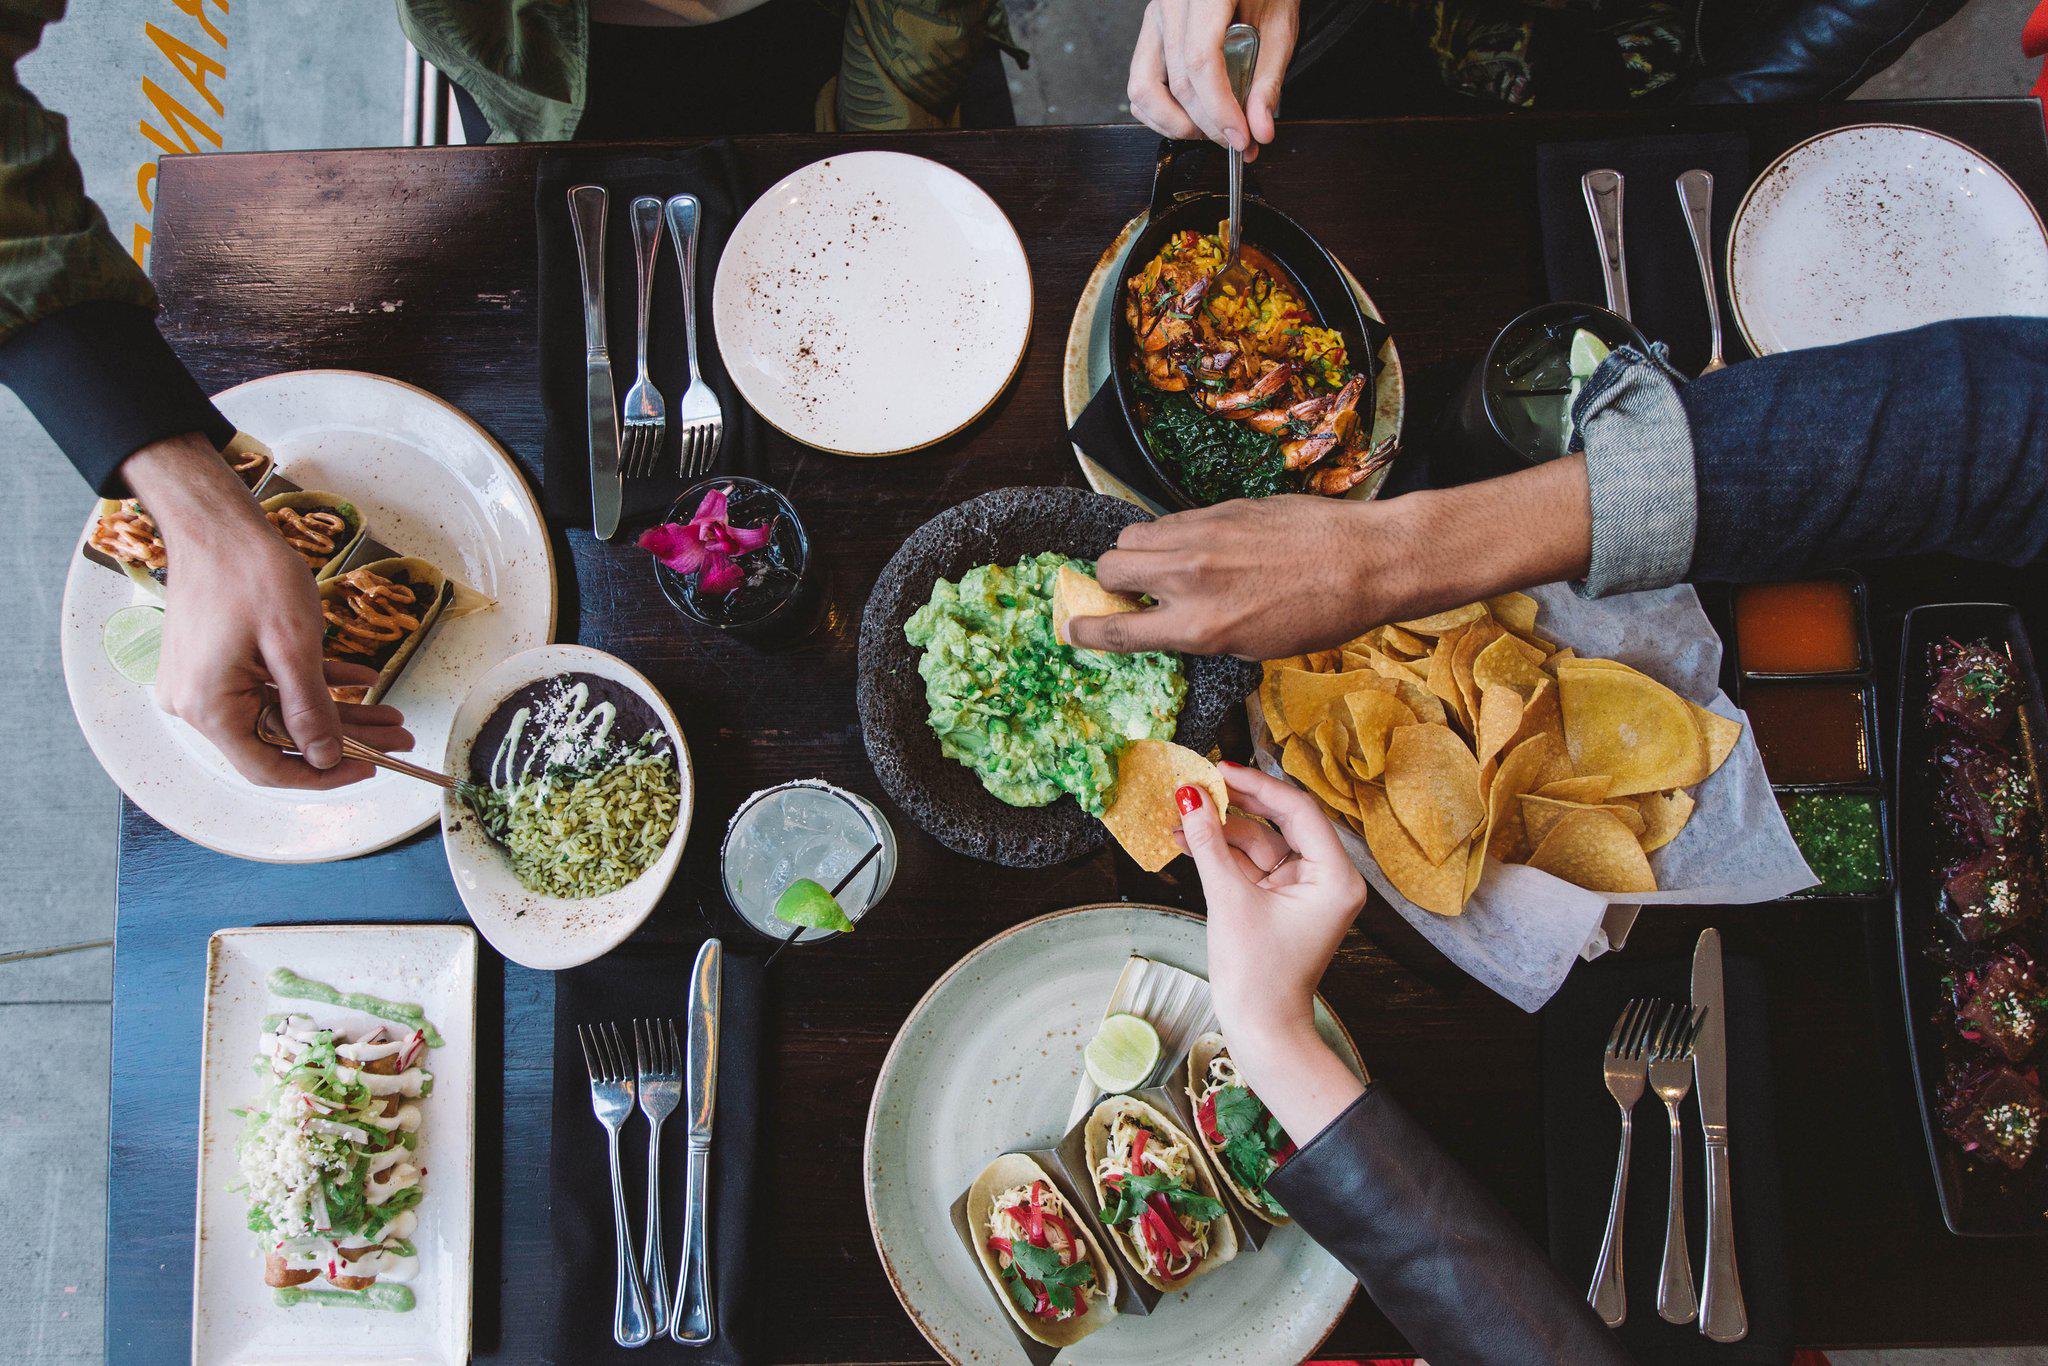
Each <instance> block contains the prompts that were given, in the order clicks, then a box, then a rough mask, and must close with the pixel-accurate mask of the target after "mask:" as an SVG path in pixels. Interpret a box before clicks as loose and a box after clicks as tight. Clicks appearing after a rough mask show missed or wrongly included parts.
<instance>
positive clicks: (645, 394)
mask: <svg viewBox="0 0 2048 1366" xmlns="http://www.w3.org/2000/svg"><path fill="white" fill-rule="evenodd" d="M631 216H632V222H633V265H634V268H635V269H636V270H637V271H638V273H639V277H640V293H639V314H638V317H637V319H636V326H635V333H636V337H637V340H638V342H639V348H640V368H639V370H638V371H636V372H635V374H634V378H633V387H632V388H630V389H628V390H626V405H625V408H624V410H623V411H624V416H625V419H626V430H625V439H626V449H625V452H624V459H623V462H622V463H623V464H624V466H625V471H626V475H627V477H628V478H631V479H639V478H642V477H644V476H646V475H650V474H652V473H654V461H655V458H656V457H657V456H659V455H660V454H661V438H662V436H663V435H664V434H665V433H666V432H667V431H668V414H667V412H666V411H665V410H664V409H663V408H662V404H661V390H659V389H657V388H655V386H654V381H653V380H651V379H649V378H648V377H647V315H648V314H649V313H650V312H651V311H652V310H653V302H654V262H655V259H656V257H657V256H658V255H659V253H660V251H661V201H660V200H659V199H656V198H654V197H653V196H652V195H642V196H640V197H639V198H638V199H636V200H634V201H633V208H632V215H631Z"/></svg>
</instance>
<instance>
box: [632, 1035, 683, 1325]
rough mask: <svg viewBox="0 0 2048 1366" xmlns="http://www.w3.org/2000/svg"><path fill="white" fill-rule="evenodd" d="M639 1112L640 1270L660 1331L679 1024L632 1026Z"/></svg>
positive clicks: (678, 1093)
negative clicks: (667, 1144) (643, 1126)
mask: <svg viewBox="0 0 2048 1366" xmlns="http://www.w3.org/2000/svg"><path fill="white" fill-rule="evenodd" d="M633 1055H634V1060H635V1061H636V1062H637V1063H638V1064H639V1077H640V1113H641V1114H644V1115H646V1116H647V1130H648V1132H647V1240H646V1242H645V1243H644V1244H642V1246H641V1250H640V1270H641V1273H642V1279H644V1280H645V1281H646V1282H647V1294H648V1298H649V1301H650V1303H649V1305H648V1308H649V1311H650V1312H651V1313H652V1314H653V1317H654V1323H655V1326H656V1327H657V1328H659V1327H660V1326H661V1325H663V1324H666V1323H667V1322H668V1261H667V1259H665V1258H664V1257H663V1256H662V1253H661V1122H662V1121H663V1120H665V1119H667V1118H668V1117H669V1116H670V1115H672V1114H674V1113H675V1110H676V1106H677V1105H679V1104H681V1103H682V1099H683V1062H682V1059H683V1045H682V1042H681V1041H680V1040H679V1039H678V1038H677V1037H676V1025H675V1021H674V1020H646V1021H641V1020H635V1021H633Z"/></svg>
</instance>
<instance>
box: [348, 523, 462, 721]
mask: <svg viewBox="0 0 2048 1366" xmlns="http://www.w3.org/2000/svg"><path fill="white" fill-rule="evenodd" d="M450 593H451V590H450V588H449V584H448V576H447V575H445V574H443V573H442V572H441V571H440V570H438V569H436V568H434V566H432V565H430V564H428V563H427V562H426V561H425V560H421V559H416V558H414V557H412V556H410V555H400V556H396V557H394V558H392V559H388V560H373V561H371V562H370V563H369V564H366V565H361V566H358V567H357V568H355V569H351V570H349V571H348V572H346V573H343V574H337V575H335V576H334V577H333V578H331V579H329V580H327V582H325V583H323V584H321V585H320V610H321V613H322V615H324V616H325V617H326V618H327V638H326V642H325V643H324V644H323V645H322V647H321V652H322V653H323V654H324V655H325V656H326V657H327V658H328V659H334V660H340V661H342V662H343V663H348V664H367V665H369V666H370V667H371V668H373V669H375V670H376V671H377V681H376V682H375V683H374V684H371V685H369V686H368V687H356V688H334V689H331V691H332V692H333V693H334V696H335V700H336V701H337V702H375V701H377V700H378V699H379V698H381V697H383V696H384V694H385V693H387V692H389V691H390V690H391V685H392V684H393V683H394V682H396V681H397V680H398V675H399V673H400V672H401V671H403V670H404V668H405V665H406V661H407V660H409V659H411V658H412V655H413V652H414V651H415V650H417V649H419V646H420V642H421V641H423V640H425V639H426V637H427V633H428V632H429V631H431V630H433V628H434V622H435V621H436V620H437V619H438V618H439V617H440V614H441V608H442V605H443V604H444V603H445V602H446V601H447V600H448V598H449V596H450Z"/></svg>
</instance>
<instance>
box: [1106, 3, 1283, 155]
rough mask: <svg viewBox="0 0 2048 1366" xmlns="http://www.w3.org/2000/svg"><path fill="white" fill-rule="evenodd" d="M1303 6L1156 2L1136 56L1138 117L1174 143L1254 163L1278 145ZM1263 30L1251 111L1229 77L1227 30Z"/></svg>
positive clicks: (1133, 87)
mask: <svg viewBox="0 0 2048 1366" xmlns="http://www.w3.org/2000/svg"><path fill="white" fill-rule="evenodd" d="M1300 19H1301V0H1152V3H1151V4H1149V5H1147V6H1145V19H1144V22H1143V24H1141V25H1140V26H1139V29H1138V44H1137V46H1136V47H1135V48H1133V49H1132V50H1131V79H1130V86H1129V90H1128V93H1129V96H1130V101H1131V115H1132V117H1134V118H1136V119H1137V120H1138V122H1140V123H1142V124H1144V125H1145V126H1146V127H1148V128H1151V129H1152V130H1153V131H1155V132H1157V133H1159V134H1160V135H1162V136H1164V137H1169V138H1208V139H1209V140H1210V141H1212V142H1216V143H1220V144H1221V145H1223V146H1225V147H1233V146H1234V147H1237V148H1239V149H1240V150H1242V151H1243V152H1244V159H1245V160H1246V161H1251V160H1253V159H1255V158H1256V157H1257V156H1258V154H1259V148H1260V147H1262V146H1263V145H1265V144H1266V143H1269V142H1271V141H1272V140H1273V120H1274V119H1276V118H1278V117H1279V114H1280V80H1281V77H1282V76H1284V75H1285V74H1286V72H1287V59H1288V58H1289V57H1291V56H1293V55H1294V37H1295V33H1296V31H1297V29H1298V27H1299V24H1300ZM1232 24H1250V25H1252V26H1253V27H1254V28H1256V29H1258V31H1259V60H1258V64H1257V65H1256V66H1255V67H1253V69H1252V84H1251V89H1250V90H1249V91H1247V92H1246V94H1245V102H1244V107H1243V108H1241V109H1240V108H1239V107H1238V103H1237V100H1236V98H1235V97H1234V96H1232V95H1231V93H1230V78H1229V77H1228V76H1227V75H1226V74H1225V73H1224V70H1223V31H1224V30H1225V29H1227V28H1229V27H1230V26H1231V25H1232Z"/></svg>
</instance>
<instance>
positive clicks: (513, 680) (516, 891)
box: [441, 645, 696, 972]
mask: <svg viewBox="0 0 2048 1366" xmlns="http://www.w3.org/2000/svg"><path fill="white" fill-rule="evenodd" d="M570 673H582V674H595V675H597V676H598V677H599V678H608V679H611V680H612V681H613V682H616V683H623V684H624V685H625V686H626V687H628V688H630V689H632V690H633V691H634V692H635V693H637V694H638V695H639V696H640V699H641V700H642V701H644V702H646V703H647V705H648V706H649V707H650V708H652V709H653V711H654V714H655V716H657V717H658V718H660V720H661V723H662V725H663V726H664V727H665V728H666V729H667V730H668V740H669V749H670V752H671V753H673V754H674V755H675V758H676V776H677V779H678V781H679V782H680V784H681V787H682V802H681V805H680V807H679V809H678V810H677V812H676V828H675V831H674V833H672V834H671V835H670V836H669V837H668V844H667V845H666V846H665V847H664V848H663V849H662V851H661V857H659V858H657V859H656V860H655V861H654V862H653V863H651V864H649V865H648V866H647V868H646V869H645V870H643V871H642V872H641V874H640V876H638V877H636V878H634V879H633V880H632V881H631V882H629V883H627V884H626V885H625V886H623V887H621V888H619V889H618V890H617V891H615V892H608V893H606V894H605V895H603V896H593V897H585V898H583V899H580V900H572V899H569V898H565V897H558V896H545V895H542V894H541V893H539V892H529V891H527V890H526V888H525V887H523V886H521V885H520V883H519V879H518V878H517V877H515V876H514V875H513V873H512V864H511V862H510V861H509V860H508V859H507V858H506V857H505V851H504V850H503V849H502V848H500V847H499V846H498V845H496V844H494V843H492V842H491V838H490V836H488V835H486V834H484V832H483V828H482V827H481V826H480V825H478V824H477V822H476V819H475V818H474V817H473V816H471V815H470V813H469V809H468V808H467V807H465V806H464V805H463V804H462V802H461V801H460V800H458V799H457V798H456V796H455V794H454V793H452V792H451V793H448V794H447V795H446V797H445V798H444V800H443V802H442V806H441V842H442V844H443V846H444V847H446V849H447V851H448V869H449V871H450V872H451V873H453V874H454V875H455V890H456V891H457V892H458V893H459V894H460V895H461V897H462V905H463V908H464V909H465V910H467V911H468V912H469V918H470V919H471V920H472V921H474V922H475V923H476V927H477V929H479V930H481V931H482V932H483V936H484V938H485V939H487V940H489V941H490V945H491V947H492V948H494V949H496V950H497V951H498V952H499V953H502V954H504V955H505V956H506V957H507V958H509V959H511V960H512V961H513V962H515V963H519V964H522V965H524V966H526V967H529V968H537V969H539V970H541V971H543V972H558V971H560V970H561V969H563V968H573V967H575V966H577V965H578V964H580V963H588V962H589V961H590V960H591V959H593V958H596V957H599V956H600V955H602V954H606V953H609V952H610V951H611V950H612V949H614V948H616V947H618V945H619V944H620V943H622V942H623V941H624V940H625V938H626V936H627V935H629V934H631V933H632V932H633V931H634V930H636V929H638V928H640V924H641V922H642V921H644V920H646V919H647V917H648V915H649V914H650V913H651V912H652V911H653V910H654V903H655V902H657V901H659V900H661V894H662V893H663V892H665V891H667V890H668V884H669V879H671V878H673V877H674V876H675V875H676V864H677V862H678V861H680V860H681V858H682V856H683V842H684V841H685V840H687V839H688V838H689V835H690V807H691V798H692V796H693V795H694V793H695V791H696V783H695V780H694V779H693V777H692V775H691V772H690V747H689V745H688V744H686V743H685V742H684V740H683V727H682V724H681V723H680V722H679V721H677V720H676V714H675V712H674V711H672V710H670V708H669V705H668V702H667V700H666V699H664V698H663V697H662V695H661V690H660V689H658V688H656V687H655V686H654V684H652V683H650V682H648V680H647V676H646V675H645V674H642V673H641V672H640V671H639V670H638V669H636V668H634V667H633V666H632V665H630V664H628V663H626V661H624V660H623V659H618V658H616V657H614V656H612V655H608V654H606V653H605V652H604V651H602V650H593V649H591V648H590V647H589V646H587V645H543V646H541V647H540V648H539V649H537V650H528V651H526V652H525V653H523V654H517V655H514V656H513V657H512V658H510V659H508V660H506V661H505V662H504V663H502V664H500V665H498V666H497V667H496V668H495V669H492V670H491V671H490V672H489V673H487V674H485V675H484V676H483V677H482V678H480V679H478V680H477V681H476V686H475V687H473V688H471V689H470V692H469V696H468V697H467V698H465V699H464V700H463V703H462V707H461V709H460V710H458V711H457V712H456V713H455V719H454V722H453V724H452V725H451V726H450V727H449V734H448V749H447V753H446V755H445V756H444V757H443V760H442V765H441V771H442V772H444V773H452V774H455V775H456V776H458V777H460V776H462V775H464V774H467V773H468V772H469V752H470V749H471V747H472V745H473V744H474V743H475V741H476V736H477V731H478V730H480V729H481V728H482V726H483V724H484V722H485V721H486V720H488V719H489V718H490V715H491V713H492V712H494V711H496V710H497V709H498V704H499V703H500V702H502V701H504V700H505V699H506V698H508V697H510V696H511V695H512V694H513V693H515V692H517V691H519V689H521V688H523V687H525V686H526V685H527V684H528V683H534V682H538V681H539V680H541V679H543V678H553V677H554V676H555V675H557V674H570Z"/></svg>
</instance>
